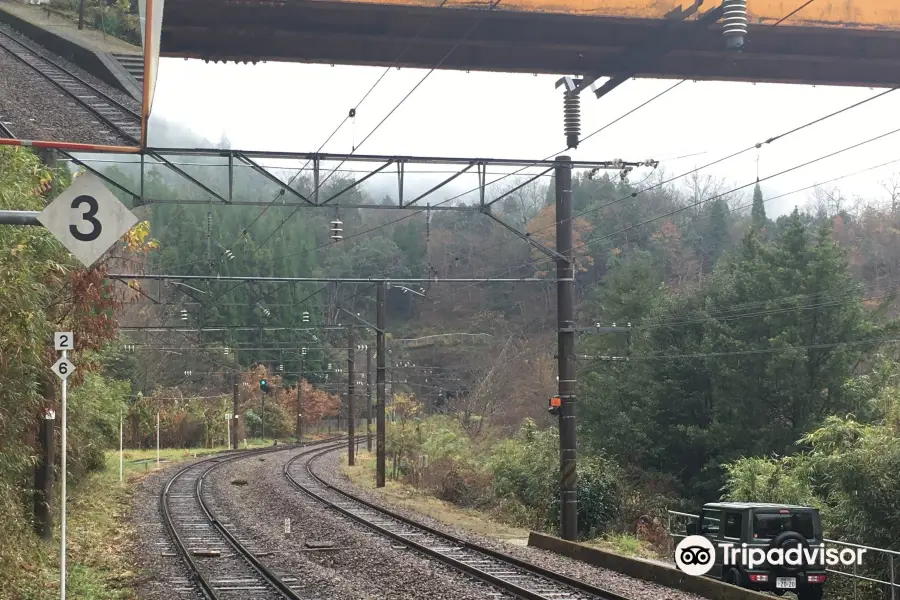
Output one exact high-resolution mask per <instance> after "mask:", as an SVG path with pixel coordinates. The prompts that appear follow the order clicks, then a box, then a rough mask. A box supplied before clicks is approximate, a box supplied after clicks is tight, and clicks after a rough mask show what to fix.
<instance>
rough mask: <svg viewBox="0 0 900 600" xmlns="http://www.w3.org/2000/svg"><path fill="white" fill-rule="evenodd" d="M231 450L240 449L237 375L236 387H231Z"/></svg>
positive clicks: (236, 378)
mask: <svg viewBox="0 0 900 600" xmlns="http://www.w3.org/2000/svg"><path fill="white" fill-rule="evenodd" d="M231 394H232V397H231V405H232V406H231V420H232V424H231V449H232V450H237V449H238V414H239V413H238V410H239V409H240V407H239V404H240V400H239V394H240V387H239V386H238V376H237V375H236V374H235V376H234V385H232V386H231Z"/></svg>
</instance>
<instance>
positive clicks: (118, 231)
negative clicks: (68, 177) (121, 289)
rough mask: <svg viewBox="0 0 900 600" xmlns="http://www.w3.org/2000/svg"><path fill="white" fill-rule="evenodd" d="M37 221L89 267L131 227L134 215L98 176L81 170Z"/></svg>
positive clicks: (134, 221) (135, 221)
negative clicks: (80, 173) (81, 172)
mask: <svg viewBox="0 0 900 600" xmlns="http://www.w3.org/2000/svg"><path fill="white" fill-rule="evenodd" d="M38 221H40V222H41V224H42V225H43V226H44V227H46V228H47V229H49V230H50V232H51V233H52V234H53V235H55V236H56V239H58V240H59V241H60V242H62V244H63V246H65V247H66V248H67V249H68V250H69V252H71V253H72V254H73V255H74V256H75V258H77V259H78V260H80V261H81V262H82V264H84V266H86V267H90V266H91V265H93V264H94V263H95V262H97V259H99V258H100V257H101V256H103V254H104V253H105V252H106V251H107V250H109V248H110V246H112V245H113V244H115V243H116V240H118V239H119V238H120V237H122V236H123V235H125V234H126V233H128V230H130V229H131V228H132V227H134V225H135V223H137V222H138V218H137V217H135V216H134V215H133V214H132V213H131V211H130V210H128V208H126V207H125V205H124V204H122V203H121V202H119V199H118V198H116V197H115V196H114V195H113V194H112V192H110V191H109V190H108V189H106V186H104V185H103V183H102V181H101V180H100V178H99V177H97V176H96V175H94V174H93V173H84V174H82V175H80V176H78V177H77V178H76V179H75V181H74V182H72V185H70V186H69V187H68V188H66V190H65V191H64V192H63V193H62V194H60V195H59V196H58V197H57V198H56V200H54V201H53V202H51V203H50V205H49V206H47V208H45V209H44V210H43V212H41V214H40V215H38Z"/></svg>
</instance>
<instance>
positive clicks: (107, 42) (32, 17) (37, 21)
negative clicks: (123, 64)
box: [0, 0, 142, 54]
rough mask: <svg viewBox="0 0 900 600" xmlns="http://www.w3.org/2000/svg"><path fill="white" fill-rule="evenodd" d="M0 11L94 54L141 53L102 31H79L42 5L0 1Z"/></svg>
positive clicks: (137, 47)
mask: <svg viewBox="0 0 900 600" xmlns="http://www.w3.org/2000/svg"><path fill="white" fill-rule="evenodd" d="M0 11H3V12H6V13H9V14H12V15H15V16H17V17H19V18H20V19H23V20H25V21H28V22H29V23H31V24H33V25H35V26H37V27H40V28H41V29H44V30H46V31H48V32H50V33H53V34H55V35H57V36H59V37H62V38H65V39H66V40H68V41H70V42H72V43H74V44H78V45H79V46H82V47H84V48H87V49H89V50H93V51H94V52H108V53H110V54H112V53H121V54H141V52H142V51H141V48H140V47H139V46H134V45H132V44H129V43H128V42H126V41H123V40H120V39H118V38H114V37H113V36H111V35H106V36H104V34H103V32H102V31H97V30H95V29H88V28H87V27H85V28H84V29H81V30H79V29H78V23H76V22H75V21H73V20H72V19H69V18H67V17H64V16H62V15H59V14H57V13H54V12H50V11H48V10H46V8H45V7H44V6H43V5H37V4H22V3H20V2H11V1H9V0H0ZM23 33H24V32H23ZM36 41H37V40H36Z"/></svg>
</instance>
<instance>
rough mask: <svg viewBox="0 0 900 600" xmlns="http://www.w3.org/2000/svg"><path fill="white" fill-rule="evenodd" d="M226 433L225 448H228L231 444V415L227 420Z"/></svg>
mask: <svg viewBox="0 0 900 600" xmlns="http://www.w3.org/2000/svg"><path fill="white" fill-rule="evenodd" d="M225 431H226V433H225V447H226V448H227V447H228V446H229V445H230V444H231V415H228V418H227V419H225Z"/></svg>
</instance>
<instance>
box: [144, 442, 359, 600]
mask: <svg viewBox="0 0 900 600" xmlns="http://www.w3.org/2000/svg"><path fill="white" fill-rule="evenodd" d="M336 439H341V438H330V439H327V440H317V441H314V442H305V443H303V444H300V446H310V445H318V444H327V443H332V445H331V446H327V447H326V448H327V449H328V450H331V449H332V447H341V448H342V447H343V446H344V442H343V441H339V442H337V443H336V444H335V443H334V440H336ZM293 447H294V448H295V447H296V446H293ZM291 448H292V447H287V448H285V447H278V448H265V449H262V450H249V451H248V450H245V451H230V452H224V453H221V454H217V455H216V456H214V457H212V458H208V459H205V460H201V461H198V462H195V463H192V464H190V465H187V466H186V467H184V468H182V469H180V470H179V471H178V472H177V473H176V474H175V475H173V476H172V478H171V479H169V481H168V482H167V483H166V485H165V486H164V487H163V489H162V491H161V492H160V499H159V501H160V511H161V513H162V516H163V523H164V525H165V528H166V530H167V531H168V533H169V536H170V538H171V539H172V540H173V542H174V545H175V549H176V551H177V552H178V554H179V555H180V556H181V558H182V559H183V560H184V562H185V564H186V565H187V566H188V569H189V570H190V571H191V579H193V580H195V581H196V582H197V584H198V585H199V588H200V591H201V592H202V593H203V595H204V596H205V597H206V598H207V600H219V598H220V596H219V594H218V593H217V592H216V586H214V585H213V583H212V582H211V581H210V580H209V579H208V578H207V577H206V576H205V575H204V574H203V572H202V570H201V568H200V567H199V565H198V564H197V562H196V561H195V560H194V558H193V557H192V556H191V552H190V551H189V550H188V548H187V544H186V543H185V541H184V540H183V539H182V537H181V535H180V534H179V532H178V528H177V527H176V525H175V517H174V515H173V514H172V511H171V509H170V507H169V493H170V490H171V488H172V485H173V484H174V483H175V482H176V481H178V480H179V479H180V478H182V477H183V476H184V475H186V474H187V473H188V472H189V471H192V470H196V469H198V467H202V465H204V464H206V463H212V464H211V465H210V466H209V468H207V469H206V470H205V471H203V472H202V473H200V475H199V476H198V478H197V480H196V482H195V483H194V485H193V492H194V496H193V498H194V499H195V500H196V501H197V502H198V504H199V507H200V510H201V511H202V512H203V515H204V516H205V517H206V519H207V521H208V522H209V524H210V525H212V526H213V529H214V530H215V531H216V532H218V533H219V534H220V535H221V536H222V538H223V539H224V540H225V541H226V542H227V543H228V545H230V546H231V547H232V548H234V550H235V552H236V553H237V556H238V557H239V558H241V559H243V560H244V561H245V562H246V563H247V564H248V565H249V566H250V567H251V568H252V569H253V570H254V571H255V572H256V573H257V574H258V575H259V578H260V579H261V580H262V581H263V582H264V583H267V584H268V585H270V586H271V587H272V588H273V589H274V590H276V591H277V592H278V593H279V594H281V595H283V596H284V597H285V598H288V599H289V600H301V596H299V595H297V593H296V592H294V591H293V590H292V589H291V588H290V587H289V586H288V585H287V584H286V583H284V582H283V581H282V580H281V579H280V578H278V577H277V576H276V575H275V574H274V573H272V571H270V570H269V569H268V568H267V567H266V566H265V565H263V564H262V563H261V562H260V561H259V559H258V558H257V557H256V556H254V555H253V553H252V552H250V551H249V550H248V549H247V548H246V546H244V545H243V544H242V543H241V542H240V541H239V540H238V539H237V538H236V537H235V536H234V534H232V533H231V532H230V531H228V529H227V528H226V527H225V526H224V525H222V523H221V522H220V521H219V520H218V518H216V516H215V515H214V514H213V513H212V511H211V510H210V509H209V507H208V506H207V505H206V503H205V502H204V500H203V495H202V491H203V479H204V478H205V477H206V476H207V475H208V474H209V473H210V472H211V471H213V469H215V468H216V467H218V466H219V465H221V464H223V463H226V462H231V461H234V460H238V459H241V458H246V457H247V456H256V455H259V454H269V453H272V452H280V451H283V450H289V449H291ZM316 450H318V448H316V449H312V450H305V451H304V452H301V453H300V454H298V456H303V455H304V454H308V453H310V452H314V451H316Z"/></svg>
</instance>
